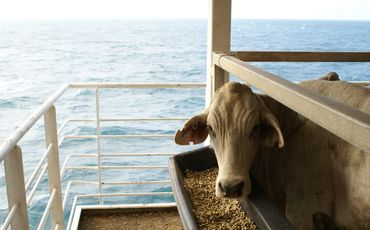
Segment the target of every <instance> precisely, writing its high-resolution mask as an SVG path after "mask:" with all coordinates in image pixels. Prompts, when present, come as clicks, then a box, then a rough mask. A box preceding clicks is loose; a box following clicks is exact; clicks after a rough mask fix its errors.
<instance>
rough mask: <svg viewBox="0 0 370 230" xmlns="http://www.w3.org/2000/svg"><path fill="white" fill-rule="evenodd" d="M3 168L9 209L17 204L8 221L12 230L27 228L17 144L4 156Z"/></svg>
mask: <svg viewBox="0 0 370 230" xmlns="http://www.w3.org/2000/svg"><path fill="white" fill-rule="evenodd" d="M4 169H5V180H6V192H7V195H8V207H9V210H12V209H13V206H15V205H17V206H18V207H17V209H16V211H15V213H14V214H12V215H13V217H12V218H11V221H10V222H11V226H12V230H25V229H28V212H27V203H26V190H25V188H24V174H23V162H22V150H21V149H20V148H19V147H18V146H14V147H13V150H12V151H11V154H9V155H8V156H7V157H6V158H5V161H4Z"/></svg>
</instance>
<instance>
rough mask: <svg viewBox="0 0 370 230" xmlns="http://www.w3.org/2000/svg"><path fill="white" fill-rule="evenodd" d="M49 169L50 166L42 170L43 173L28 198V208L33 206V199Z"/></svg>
mask: <svg viewBox="0 0 370 230" xmlns="http://www.w3.org/2000/svg"><path fill="white" fill-rule="evenodd" d="M47 168H48V166H47V165H44V167H43V168H42V170H41V173H40V175H39V177H38V178H37V180H36V182H35V184H34V185H33V187H32V190H31V192H30V194H29V195H28V197H27V204H28V206H29V205H31V202H32V199H33V197H34V195H35V193H36V190H37V188H38V187H39V185H40V183H41V180H42V177H43V176H44V174H45V172H46V169H47Z"/></svg>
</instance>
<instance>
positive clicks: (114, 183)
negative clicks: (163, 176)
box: [102, 180, 171, 185]
mask: <svg viewBox="0 0 370 230" xmlns="http://www.w3.org/2000/svg"><path fill="white" fill-rule="evenodd" d="M169 183H171V181H169V180H164V181H123V182H104V181H103V182H102V185H136V184H169Z"/></svg>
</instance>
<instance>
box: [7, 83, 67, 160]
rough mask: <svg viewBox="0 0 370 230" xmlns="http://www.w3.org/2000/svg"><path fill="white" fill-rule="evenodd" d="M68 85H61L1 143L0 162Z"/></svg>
mask: <svg viewBox="0 0 370 230" xmlns="http://www.w3.org/2000/svg"><path fill="white" fill-rule="evenodd" d="M67 88H68V85H63V86H62V87H60V88H59V89H58V90H57V91H56V92H55V93H54V94H53V95H52V96H51V97H49V99H47V100H46V101H45V102H44V103H43V104H42V105H41V106H40V107H39V108H38V109H37V110H36V111H35V112H34V113H32V114H31V115H30V116H29V117H28V118H27V119H26V120H25V121H24V122H23V123H22V124H21V125H20V126H19V127H18V128H17V129H16V130H14V132H12V134H11V135H10V136H9V137H8V138H7V139H5V140H4V141H3V142H2V143H1V145H0V163H1V162H2V161H3V160H4V159H5V157H6V156H7V155H8V154H9V153H10V151H11V150H12V149H13V148H14V147H15V146H16V145H17V143H18V142H19V140H20V139H21V138H22V137H23V136H24V135H25V134H26V133H27V132H28V130H30V128H31V127H32V126H33V125H34V124H35V123H36V122H37V121H38V120H39V119H40V118H41V117H42V115H44V113H45V112H46V111H47V110H48V109H49V108H50V107H51V106H52V105H53V104H54V103H55V102H56V101H57V100H58V99H59V97H60V96H62V94H63V93H64V92H65V91H66V89H67Z"/></svg>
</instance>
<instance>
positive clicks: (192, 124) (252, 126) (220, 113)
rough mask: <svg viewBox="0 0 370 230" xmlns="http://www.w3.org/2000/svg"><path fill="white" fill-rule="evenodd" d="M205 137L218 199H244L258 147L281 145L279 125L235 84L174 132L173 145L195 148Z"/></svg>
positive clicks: (243, 87)
mask: <svg viewBox="0 0 370 230" xmlns="http://www.w3.org/2000/svg"><path fill="white" fill-rule="evenodd" d="M208 135H209V136H210V138H211V143H212V146H213V148H214V151H215V153H216V158H217V162H218V166H219V172H218V176H217V181H216V195H217V196H219V197H230V198H238V197H243V196H246V195H248V194H249V193H250V191H251V181H250V177H249V171H250V168H251V165H252V162H253V159H254V156H255V155H256V153H257V152H258V150H259V148H260V146H261V145H267V146H275V145H276V144H278V146H279V147H283V145H284V139H283V135H282V133H281V130H280V127H279V124H278V122H277V120H276V118H275V117H274V115H273V114H272V113H271V112H270V111H269V110H268V109H267V107H266V106H265V104H264V103H263V101H262V99H260V98H259V97H258V96H257V95H255V94H254V93H253V92H252V90H251V89H250V88H249V87H248V86H246V85H244V84H240V83H235V82H230V83H227V84H225V85H224V86H222V87H221V88H220V89H219V90H218V91H217V92H216V93H215V96H214V97H213V98H212V101H211V104H210V106H209V107H208V108H207V109H206V110H205V112H204V113H201V114H199V115H196V116H194V117H193V118H191V119H190V120H188V121H187V122H186V123H185V125H184V127H183V129H182V130H181V131H180V130H179V131H177V133H176V135H175V142H176V143H177V144H180V145H187V144H190V143H193V144H198V143H201V142H203V141H204V140H205V139H206V138H207V137H208Z"/></svg>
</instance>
